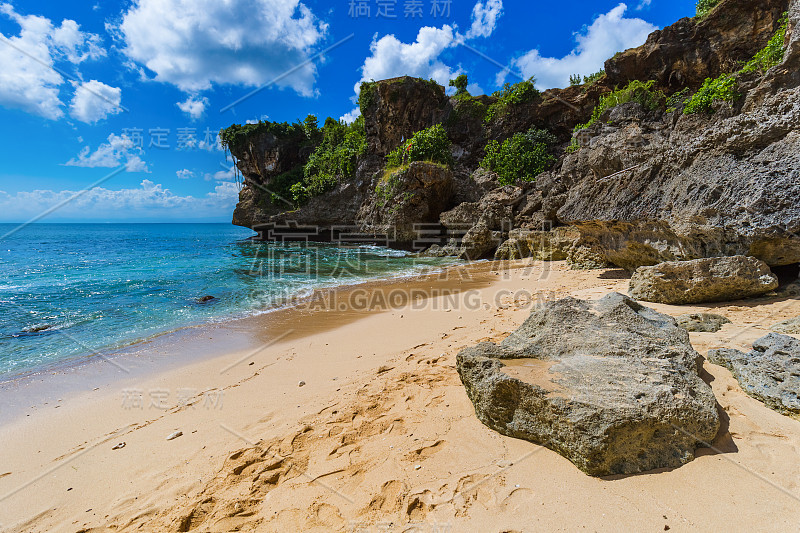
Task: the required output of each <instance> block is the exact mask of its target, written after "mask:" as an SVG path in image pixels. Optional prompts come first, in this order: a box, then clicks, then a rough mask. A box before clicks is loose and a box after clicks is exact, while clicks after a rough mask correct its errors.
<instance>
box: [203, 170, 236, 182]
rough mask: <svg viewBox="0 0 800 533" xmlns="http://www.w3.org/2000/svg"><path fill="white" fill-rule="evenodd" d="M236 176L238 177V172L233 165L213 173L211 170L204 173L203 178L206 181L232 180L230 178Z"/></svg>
mask: <svg viewBox="0 0 800 533" xmlns="http://www.w3.org/2000/svg"><path fill="white" fill-rule="evenodd" d="M235 177H236V173H235V171H234V168H233V167H230V168H229V169H227V170H218V171H217V172H214V173H213V174H212V173H211V172H206V173H205V174H204V175H203V179H204V180H205V181H220V182H225V181H230V180H232V179H234V178H235Z"/></svg>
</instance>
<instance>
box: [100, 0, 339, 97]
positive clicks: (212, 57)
mask: <svg viewBox="0 0 800 533" xmlns="http://www.w3.org/2000/svg"><path fill="white" fill-rule="evenodd" d="M109 29H110V30H111V31H112V32H113V33H115V34H116V35H117V37H118V38H120V39H121V40H123V41H124V45H125V48H124V53H125V54H126V55H127V56H128V57H129V58H130V59H131V60H133V61H135V62H137V63H140V64H142V65H144V66H146V67H147V68H148V69H149V70H150V71H152V72H154V73H155V78H154V79H155V80H156V81H160V82H165V83H170V84H173V85H175V86H176V87H178V88H179V89H181V90H182V91H185V92H187V93H193V94H196V93H197V92H199V91H203V90H207V89H210V88H211V86H212V84H215V83H216V84H234V85H236V84H238V85H243V86H248V87H253V86H259V85H262V84H264V83H266V82H269V81H271V80H272V79H274V78H275V77H277V76H278V75H280V74H282V73H284V72H286V71H287V70H289V69H292V68H294V67H296V66H297V65H299V64H301V63H302V62H303V61H305V60H306V59H307V58H308V57H309V55H310V53H311V50H312V48H313V47H314V46H315V45H316V44H318V43H319V42H320V40H321V39H322V38H323V37H324V35H325V33H326V31H327V25H326V24H324V23H322V22H320V21H319V20H318V19H317V17H316V16H315V15H314V14H313V13H312V12H311V11H310V10H309V9H308V8H307V7H306V6H305V5H304V4H302V3H300V2H299V0H226V1H224V2H221V1H219V0H138V1H136V2H134V3H133V5H132V6H131V7H130V9H128V11H127V12H125V14H124V15H123V17H122V21H121V23H120V24H119V26H116V27H113V26H112V27H109ZM315 76H316V68H315V67H314V65H313V64H312V63H309V64H307V65H305V66H303V67H302V68H300V69H298V70H297V71H296V72H294V73H293V74H291V75H289V76H287V77H285V78H283V79H282V80H280V81H278V82H277V84H278V85H279V86H281V87H291V88H292V89H294V90H295V91H297V92H298V93H300V94H303V95H307V96H310V95H313V94H314V91H313V85H314V81H315Z"/></svg>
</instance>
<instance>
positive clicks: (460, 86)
mask: <svg viewBox="0 0 800 533" xmlns="http://www.w3.org/2000/svg"><path fill="white" fill-rule="evenodd" d="M467 85H469V78H467V75H466V74H461V75H460V76H458V77H456V79H454V80H450V87H455V88H456V96H459V95H462V94H469V93H468V92H467Z"/></svg>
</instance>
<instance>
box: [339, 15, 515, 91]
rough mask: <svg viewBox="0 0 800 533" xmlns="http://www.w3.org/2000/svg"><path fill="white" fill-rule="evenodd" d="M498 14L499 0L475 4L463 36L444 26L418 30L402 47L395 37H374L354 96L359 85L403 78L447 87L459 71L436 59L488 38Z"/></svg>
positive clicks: (402, 43)
mask: <svg viewBox="0 0 800 533" xmlns="http://www.w3.org/2000/svg"><path fill="white" fill-rule="evenodd" d="M502 13H503V2H502V0H486V1H485V2H482V1H479V2H478V3H477V4H475V6H474V7H473V9H472V26H471V27H470V29H469V30H468V31H467V33H466V34H461V33H459V32H458V31H457V29H456V28H455V27H453V26H449V25H447V24H445V25H444V26H442V27H441V28H433V27H429V26H426V27H424V28H420V30H419V32H418V33H417V38H416V40H415V41H414V42H413V43H404V42H402V41H400V40H399V39H398V38H397V37H396V36H395V35H384V36H383V37H381V38H380V39H378V37H377V35H376V36H375V38H374V39H373V40H372V44H371V45H370V56H369V57H367V58H366V59H365V60H364V64H363V65H362V67H361V80H360V81H359V82H358V83H357V84H356V86H355V91H356V93H357V92H358V91H359V87H360V85H361V82H362V81H369V80H383V79H387V78H394V77H397V76H406V75H407V76H415V77H419V78H429V79H434V80H436V81H437V82H438V83H440V84H442V85H444V86H445V87H447V84H448V82H449V81H450V80H451V79H453V78H454V77H456V76H457V75H458V74H460V73H461V72H462V71H461V70H460V69H454V68H451V67H450V66H448V65H447V64H445V63H444V62H443V61H442V60H441V59H440V56H441V54H442V53H443V52H444V51H445V50H447V49H448V48H452V47H455V46H457V45H458V44H460V43H463V42H465V41H467V40H470V39H474V38H477V37H489V36H490V35H491V34H492V33H493V32H494V30H495V28H496V27H497V21H498V19H499V18H500V16H501V15H502Z"/></svg>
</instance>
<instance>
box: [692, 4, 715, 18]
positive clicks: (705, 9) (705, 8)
mask: <svg viewBox="0 0 800 533" xmlns="http://www.w3.org/2000/svg"><path fill="white" fill-rule="evenodd" d="M720 2H721V0H698V2H697V13H696V14H695V16H696V17H697V18H703V17H705V16H706V15H708V14H709V13H711V12H712V11H713V10H714V8H715V7H717V5H718V4H719V3H720Z"/></svg>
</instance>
